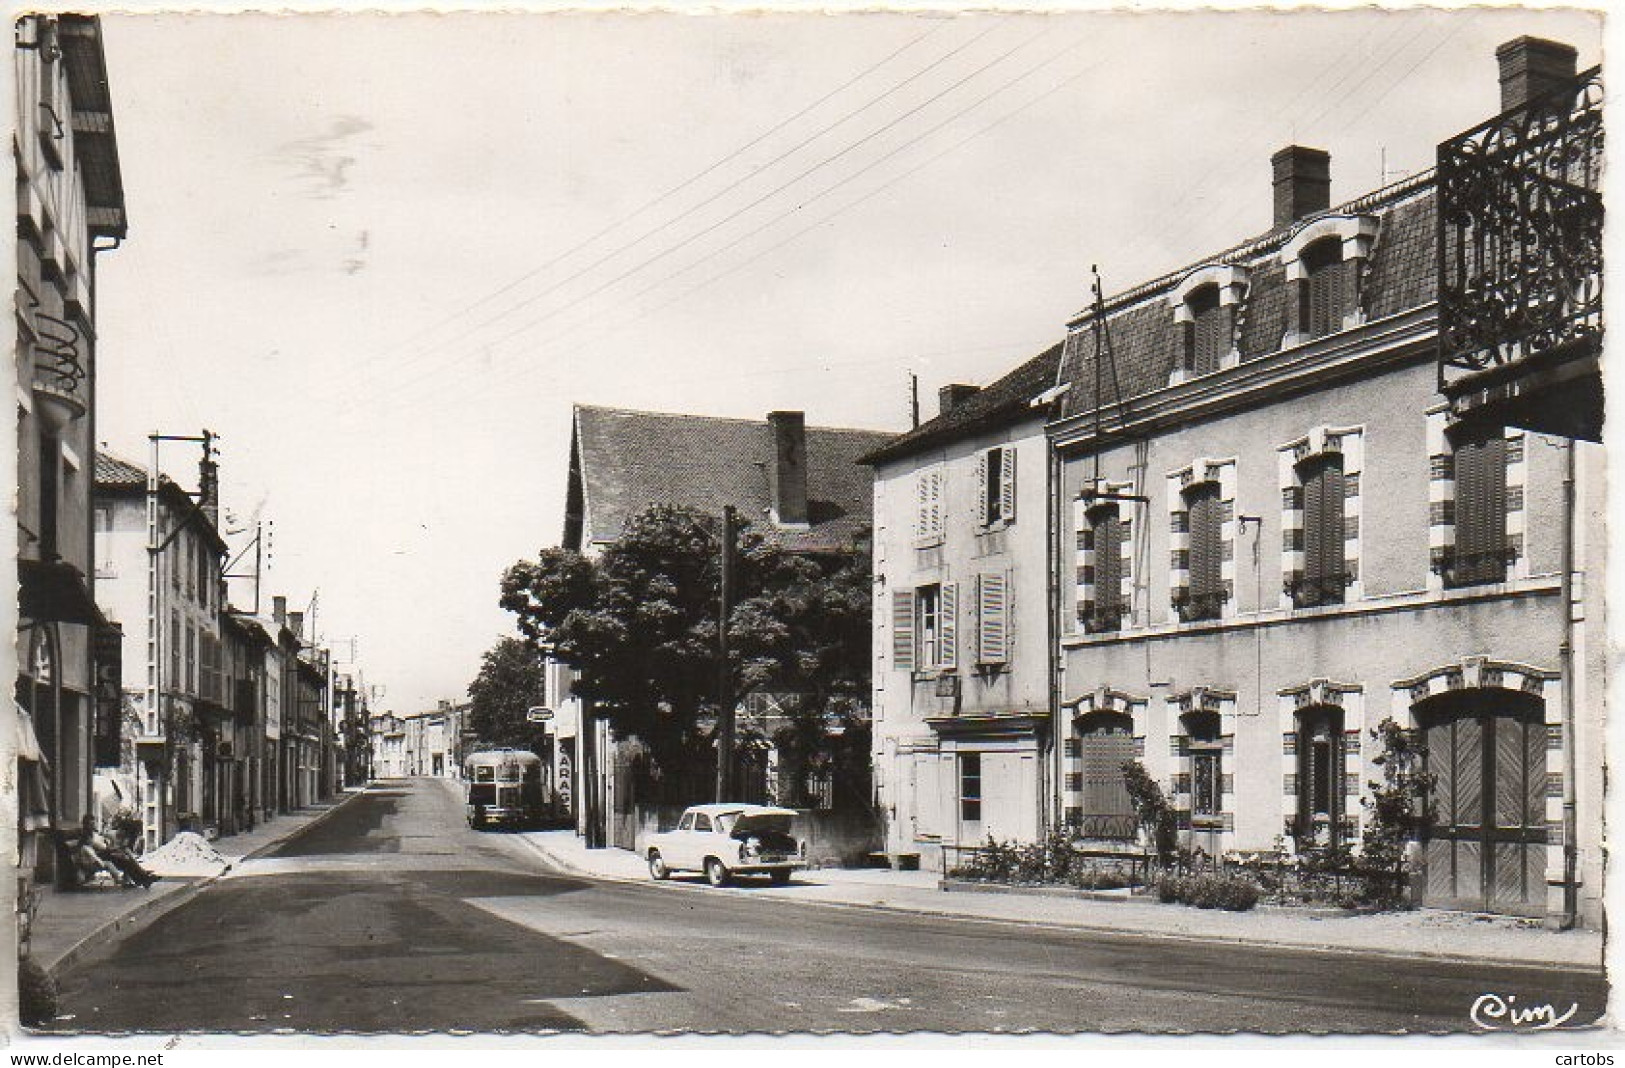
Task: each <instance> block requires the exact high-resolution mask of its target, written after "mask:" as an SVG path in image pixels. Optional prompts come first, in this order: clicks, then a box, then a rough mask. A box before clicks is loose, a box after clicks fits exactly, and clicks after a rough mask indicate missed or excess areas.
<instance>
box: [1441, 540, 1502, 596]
mask: <svg viewBox="0 0 1625 1068" xmlns="http://www.w3.org/2000/svg"><path fill="white" fill-rule="evenodd" d="M1517 561H1518V550H1517V549H1516V548H1515V547H1513V546H1511V545H1506V546H1502V547H1501V548H1499V549H1486V550H1485V551H1483V552H1473V553H1462V552H1457V551H1456V550H1455V549H1450V548H1445V549H1435V550H1434V551H1433V561H1432V568H1433V573H1434V574H1436V575H1439V576H1441V577H1442V578H1443V579H1444V584H1445V586H1446V587H1447V588H1449V589H1460V588H1461V587H1464V586H1484V585H1488V584H1490V583H1496V582H1505V581H1506V580H1507V571H1508V569H1509V568H1510V567H1511V566H1512V565H1513V564H1515V563H1517Z"/></svg>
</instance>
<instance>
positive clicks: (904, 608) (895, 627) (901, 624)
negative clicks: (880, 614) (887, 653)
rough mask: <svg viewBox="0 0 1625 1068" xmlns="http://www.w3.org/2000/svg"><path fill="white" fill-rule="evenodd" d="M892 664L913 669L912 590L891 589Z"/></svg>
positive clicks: (901, 668) (905, 668) (909, 669)
mask: <svg viewBox="0 0 1625 1068" xmlns="http://www.w3.org/2000/svg"><path fill="white" fill-rule="evenodd" d="M891 658H892V666H893V667H895V668H898V669H899V670H901V671H913V670H914V591H913V590H893V591H892V595H891Z"/></svg>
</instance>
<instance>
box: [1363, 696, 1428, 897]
mask: <svg viewBox="0 0 1625 1068" xmlns="http://www.w3.org/2000/svg"><path fill="white" fill-rule="evenodd" d="M1371 736H1372V737H1373V738H1374V739H1376V740H1377V741H1378V743H1379V744H1380V747H1381V751H1380V752H1379V753H1378V754H1377V756H1375V757H1374V758H1372V761H1371V762H1372V763H1373V764H1375V765H1376V766H1377V767H1380V768H1381V769H1382V781H1381V782H1375V781H1373V782H1371V783H1370V784H1369V785H1370V787H1371V795H1370V796H1369V797H1367V798H1366V799H1365V802H1364V804H1365V808H1366V811H1367V812H1369V813H1370V821H1369V823H1368V824H1367V826H1366V831H1365V839H1364V842H1363V843H1362V846H1361V850H1360V861H1361V865H1360V866H1361V867H1362V868H1363V869H1364V875H1365V883H1366V888H1365V895H1366V898H1367V900H1368V901H1369V902H1370V903H1371V904H1374V905H1377V906H1379V907H1381V908H1398V907H1400V906H1402V905H1403V904H1405V882H1406V875H1407V874H1408V871H1409V852H1410V843H1411V841H1412V840H1413V839H1414V838H1415V837H1416V832H1417V828H1418V826H1419V825H1420V822H1421V817H1422V816H1423V815H1424V813H1425V808H1426V803H1427V801H1426V799H1427V796H1428V793H1429V791H1430V790H1431V789H1432V788H1433V782H1434V775H1433V774H1432V773H1431V772H1429V771H1428V770H1427V746H1426V745H1425V744H1424V743H1423V742H1422V739H1421V737H1420V735H1418V734H1417V733H1416V732H1414V731H1408V730H1406V729H1404V728H1403V727H1401V726H1400V725H1399V724H1398V723H1396V722H1394V720H1393V719H1392V718H1389V719H1384V720H1383V721H1382V722H1381V723H1380V724H1378V725H1377V726H1376V727H1375V728H1373V729H1372V731H1371Z"/></svg>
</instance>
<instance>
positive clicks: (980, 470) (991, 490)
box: [976, 445, 1016, 527]
mask: <svg viewBox="0 0 1625 1068" xmlns="http://www.w3.org/2000/svg"><path fill="white" fill-rule="evenodd" d="M976 484H977V486H979V487H980V490H979V492H980V496H981V502H980V504H981V515H980V517H979V518H980V520H981V523H982V525H983V526H987V527H991V526H993V525H995V524H997V523H1011V522H1014V520H1015V518H1016V450H1015V449H1014V447H1012V446H1009V445H1001V446H999V447H998V448H994V449H988V450H986V451H985V452H982V453H980V454H978V455H977V457H976Z"/></svg>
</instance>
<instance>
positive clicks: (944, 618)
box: [937, 582, 959, 668]
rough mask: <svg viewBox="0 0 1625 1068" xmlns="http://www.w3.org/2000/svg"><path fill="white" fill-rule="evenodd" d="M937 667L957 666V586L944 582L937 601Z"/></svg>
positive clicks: (954, 583)
mask: <svg viewBox="0 0 1625 1068" xmlns="http://www.w3.org/2000/svg"><path fill="white" fill-rule="evenodd" d="M937 615H938V619H937V666H938V667H944V668H956V667H958V666H959V584H958V583H956V582H944V583H943V584H942V592H941V594H940V595H939V597H938V599H937Z"/></svg>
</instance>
